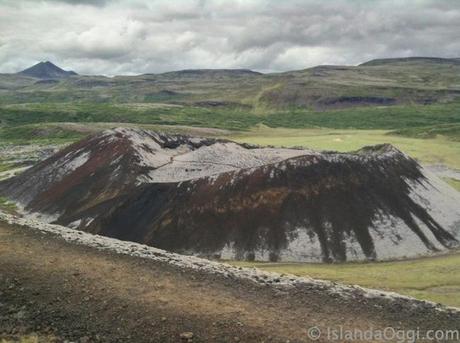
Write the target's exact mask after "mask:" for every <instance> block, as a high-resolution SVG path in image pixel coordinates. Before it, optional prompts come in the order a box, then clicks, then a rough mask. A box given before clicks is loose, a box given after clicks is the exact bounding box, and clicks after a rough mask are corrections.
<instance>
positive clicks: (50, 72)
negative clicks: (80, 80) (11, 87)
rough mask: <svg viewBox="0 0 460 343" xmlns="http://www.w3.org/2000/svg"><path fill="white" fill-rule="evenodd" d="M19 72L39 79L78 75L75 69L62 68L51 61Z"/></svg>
mask: <svg viewBox="0 0 460 343" xmlns="http://www.w3.org/2000/svg"><path fill="white" fill-rule="evenodd" d="M18 74H21V75H26V76H31V77H36V78H39V79H62V78H66V77H69V76H72V75H78V74H77V73H76V72H74V71H66V70H64V69H61V68H59V67H58V66H57V65H55V64H53V63H51V62H50V61H46V62H39V63H37V64H35V65H34V66H32V67H30V68H27V69H24V70H23V71H21V72H19V73H18Z"/></svg>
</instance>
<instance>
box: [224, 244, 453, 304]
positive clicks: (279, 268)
mask: <svg viewBox="0 0 460 343" xmlns="http://www.w3.org/2000/svg"><path fill="white" fill-rule="evenodd" d="M230 263H231V264H233V265H237V266H241V267H257V268H260V269H263V270H266V271H271V272H277V273H285V274H294V275H298V276H309V277H312V278H317V279H324V280H331V281H336V282H342V283H346V284H357V285H360V286H363V287H369V288H376V289H382V290H387V291H394V292H397V293H400V294H404V295H409V296H412V297H415V298H418V299H423V300H429V301H433V302H438V303H442V304H446V305H449V306H455V307H460V252H455V253H451V254H449V255H443V256H435V257H425V258H420V259H414V260H408V261H395V262H373V263H347V264H312V263H263V262H258V263H257V262H239V261H238V262H236V261H232V262H230Z"/></svg>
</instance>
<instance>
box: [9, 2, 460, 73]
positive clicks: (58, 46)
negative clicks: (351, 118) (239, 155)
mask: <svg viewBox="0 0 460 343" xmlns="http://www.w3.org/2000/svg"><path fill="white" fill-rule="evenodd" d="M459 37H460V1H457V0H445V1H444V0H373V1H371V0H368V1H365V0H292V1H291V0H113V1H112V0H94V1H91V0H48V1H40V0H30V1H28V0H25V1H22V0H0V72H15V71H18V70H21V69H23V68H25V67H28V66H30V65H32V64H34V63H36V62H38V61H41V60H50V61H52V62H54V63H56V64H58V65H59V66H61V67H64V68H66V69H72V70H75V71H76V72H78V73H82V74H106V75H114V74H140V73H147V72H150V73H156V72H163V71H169V70H177V69H189V68H249V69H254V70H258V71H263V72H276V71H285V70H293V69H302V68H307V67H311V66H314V65H318V64H358V63H360V62H364V61H366V60H369V59H372V58H381V57H395V56H440V57H460V38H459Z"/></svg>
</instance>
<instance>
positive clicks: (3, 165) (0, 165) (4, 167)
mask: <svg viewBox="0 0 460 343" xmlns="http://www.w3.org/2000/svg"><path fill="white" fill-rule="evenodd" d="M16 166H17V164H16V163H11V162H2V161H0V173H2V172H5V171H8V170H10V169H14V168H16Z"/></svg>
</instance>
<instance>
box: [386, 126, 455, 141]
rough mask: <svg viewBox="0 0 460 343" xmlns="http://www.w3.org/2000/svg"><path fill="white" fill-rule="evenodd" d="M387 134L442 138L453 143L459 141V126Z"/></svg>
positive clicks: (397, 131)
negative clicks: (446, 138)
mask: <svg viewBox="0 0 460 343" xmlns="http://www.w3.org/2000/svg"><path fill="white" fill-rule="evenodd" d="M389 134H391V135H397V136H405V137H414V138H422V139H426V138H436V137H437V136H444V137H448V138H449V139H451V140H454V141H460V124H446V125H437V126H422V127H412V128H405V129H399V130H394V131H391V132H390V133H389Z"/></svg>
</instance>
